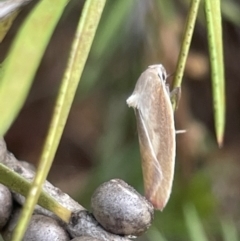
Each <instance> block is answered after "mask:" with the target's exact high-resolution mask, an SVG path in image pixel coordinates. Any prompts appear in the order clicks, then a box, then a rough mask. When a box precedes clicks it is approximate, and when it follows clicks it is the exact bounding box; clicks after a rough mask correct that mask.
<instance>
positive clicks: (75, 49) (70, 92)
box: [12, 0, 106, 241]
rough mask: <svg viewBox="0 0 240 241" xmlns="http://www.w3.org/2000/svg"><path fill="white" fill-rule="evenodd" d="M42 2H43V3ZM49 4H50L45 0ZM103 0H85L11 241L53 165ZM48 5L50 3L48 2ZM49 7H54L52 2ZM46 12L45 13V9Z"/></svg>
mask: <svg viewBox="0 0 240 241" xmlns="http://www.w3.org/2000/svg"><path fill="white" fill-rule="evenodd" d="M43 2H44V1H42V3H43ZM48 2H49V1H48ZM105 2H106V0H87V1H86V2H85V4H84V8H83V11H82V16H81V18H80V21H79V24H78V28H77V31H76V34H75V38H74V41H73V44H72V49H71V53H70V57H69V60H68V64H67V68H66V71H65V73H64V77H63V79H62V84H61V87H60V90H59V93H58V98H57V101H56V104H55V109H54V113H53V117H52V120H51V123H50V126H49V130H48V135H47V138H46V140H45V144H44V148H43V152H42V155H41V158H40V163H39V166H38V170H37V172H36V176H35V178H34V180H33V183H32V186H31V189H30V191H29V194H28V197H27V199H26V202H25V204H24V207H23V210H22V213H21V216H20V220H21V221H20V222H19V223H18V224H17V227H16V229H15V231H14V234H13V239H12V241H20V240H22V237H23V235H24V233H25V231H26V229H27V226H28V223H29V221H30V219H31V215H32V212H33V210H34V206H35V205H36V203H37V200H38V197H39V195H40V193H41V190H42V185H43V183H44V181H45V180H46V177H47V175H48V172H49V170H50V167H51V165H52V162H53V158H54V156H55V153H56V150H57V147H58V144H59V142H60V138H61V136H62V133H63V130H64V127H65V124H66V121H67V117H68V114H69V111H70V108H71V105H72V102H73V99H74V96H75V93H76V89H77V86H78V83H79V81H80V78H81V75H82V72H83V69H84V66H85V63H86V60H87V57H88V54H89V51H90V48H91V45H92V42H93V39H94V36H95V33H96V30H97V27H98V23H99V20H100V18H101V15H102V11H103V9H104V6H105ZM49 3H50V2H49ZM51 4H53V3H52V2H51ZM46 11H47V10H46Z"/></svg>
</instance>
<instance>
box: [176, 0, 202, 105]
mask: <svg viewBox="0 0 240 241" xmlns="http://www.w3.org/2000/svg"><path fill="white" fill-rule="evenodd" d="M199 3H200V0H192V1H191V5H190V9H189V13H188V16H187V22H186V26H185V31H184V35H183V41H182V45H181V50H180V54H179V57H178V62H177V70H176V74H175V76H174V80H173V89H174V88H178V87H180V86H181V82H182V78H183V72H184V69H185V65H186V61H187V56H188V52H189V48H190V44H191V41H192V35H193V30H194V27H195V23H196V18H197V13H198V8H199ZM176 102H177V101H176V100H175V99H173V100H172V103H173V109H175V108H176V106H177V103H176Z"/></svg>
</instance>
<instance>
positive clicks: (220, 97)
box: [205, 0, 226, 147]
mask: <svg viewBox="0 0 240 241" xmlns="http://www.w3.org/2000/svg"><path fill="white" fill-rule="evenodd" d="M220 4H221V1H220V0H215V1H212V0H205V14H206V21H207V31H208V46H209V54H210V64H211V80H212V89H213V108H214V120H215V130H216V136H217V142H218V145H219V146H220V147H221V146H222V144H223V138H224V129H225V112H226V110H225V108H226V107H225V105H226V104H225V79H224V62H223V44H222V26H221V25H222V18H221V5H220Z"/></svg>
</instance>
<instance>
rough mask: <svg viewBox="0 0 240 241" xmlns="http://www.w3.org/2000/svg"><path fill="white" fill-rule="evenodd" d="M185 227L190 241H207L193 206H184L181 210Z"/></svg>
mask: <svg viewBox="0 0 240 241" xmlns="http://www.w3.org/2000/svg"><path fill="white" fill-rule="evenodd" d="M183 211H184V217H185V222H186V226H187V229H188V233H189V236H190V240H192V241H207V240H208V239H207V237H206V234H205V231H204V229H203V227H202V224H201V220H200V219H199V216H198V213H197V210H196V208H195V207H194V206H193V205H190V204H188V205H186V206H185V207H184V209H183Z"/></svg>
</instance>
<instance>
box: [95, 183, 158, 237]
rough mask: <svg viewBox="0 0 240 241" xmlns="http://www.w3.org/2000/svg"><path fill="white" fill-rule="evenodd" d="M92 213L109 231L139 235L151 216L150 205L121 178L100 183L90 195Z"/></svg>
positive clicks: (149, 221)
mask: <svg viewBox="0 0 240 241" xmlns="http://www.w3.org/2000/svg"><path fill="white" fill-rule="evenodd" d="M91 207H92V211H93V215H94V217H95V218H96V219H97V221H98V222H99V223H100V224H101V225H102V226H103V227H104V228H105V229H106V230H107V231H109V232H112V233H114V234H120V235H133V236H139V235H141V234H142V233H144V232H145V231H146V230H147V229H148V228H149V226H150V225H151V223H152V220H153V206H152V204H151V203H149V202H148V201H147V200H146V198H145V197H143V196H142V195H140V194H139V193H138V192H137V191H136V190H135V189H134V188H133V187H131V186H129V185H128V184H127V183H126V182H124V181H122V180H120V179H113V180H110V181H109V182H105V183H103V184H102V185H100V186H99V187H98V188H97V189H96V190H95V192H94V193H93V195H92V199H91Z"/></svg>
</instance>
